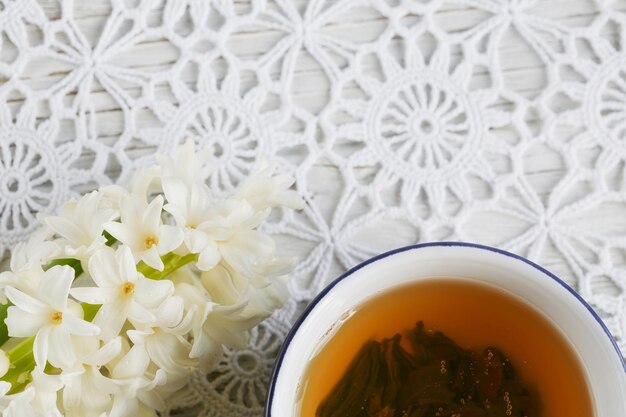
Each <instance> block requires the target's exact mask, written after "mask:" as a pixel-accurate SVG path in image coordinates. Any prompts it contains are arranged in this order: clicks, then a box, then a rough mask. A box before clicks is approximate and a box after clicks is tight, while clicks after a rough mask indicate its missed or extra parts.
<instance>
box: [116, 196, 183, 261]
mask: <svg viewBox="0 0 626 417" xmlns="http://www.w3.org/2000/svg"><path fill="white" fill-rule="evenodd" d="M162 209H163V196H161V195H159V196H157V197H156V198H155V199H154V200H152V201H151V202H150V204H147V205H146V204H145V203H144V202H143V201H142V200H141V199H140V198H139V197H137V196H134V195H131V196H128V197H126V198H124V199H122V202H121V207H120V214H121V223H118V222H109V223H106V224H105V227H104V228H105V230H106V231H107V232H109V233H110V234H111V235H112V236H113V237H115V238H116V239H117V240H119V241H120V242H122V243H124V244H125V245H128V246H129V247H130V249H131V250H132V252H133V255H134V256H135V259H137V260H142V261H144V262H145V263H146V264H147V265H149V266H151V267H152V268H155V269H158V270H159V271H162V270H163V267H164V265H163V261H162V260H161V255H164V254H166V253H169V252H171V251H173V250H174V249H176V248H178V246H180V244H181V243H182V242H183V239H184V234H183V231H182V230H180V229H179V228H177V227H174V226H169V225H164V224H162V222H161V210H162Z"/></svg>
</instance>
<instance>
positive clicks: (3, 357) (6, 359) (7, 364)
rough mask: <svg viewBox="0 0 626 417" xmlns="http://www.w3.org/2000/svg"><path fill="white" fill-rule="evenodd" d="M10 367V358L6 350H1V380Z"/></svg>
mask: <svg viewBox="0 0 626 417" xmlns="http://www.w3.org/2000/svg"><path fill="white" fill-rule="evenodd" d="M10 366H11V362H9V357H8V356H7V354H6V352H5V351H4V350H2V349H0V378H2V377H3V376H5V375H6V373H7V372H8V371H9V367H10ZM0 391H1V390H0Z"/></svg>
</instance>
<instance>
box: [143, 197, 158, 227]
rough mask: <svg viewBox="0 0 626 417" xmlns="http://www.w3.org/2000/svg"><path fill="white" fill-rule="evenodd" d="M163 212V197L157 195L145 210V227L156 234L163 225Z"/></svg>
mask: <svg viewBox="0 0 626 417" xmlns="http://www.w3.org/2000/svg"><path fill="white" fill-rule="evenodd" d="M162 210H163V196H162V195H157V196H156V197H155V198H154V199H153V200H152V201H151V202H150V204H148V206H147V207H146V208H145V210H144V212H143V217H142V219H141V220H142V222H141V223H142V225H143V227H144V228H145V229H146V230H148V231H150V232H152V233H155V232H156V231H157V230H158V228H159V225H160V224H161V212H162Z"/></svg>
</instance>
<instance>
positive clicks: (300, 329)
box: [265, 242, 626, 417]
mask: <svg viewBox="0 0 626 417" xmlns="http://www.w3.org/2000/svg"><path fill="white" fill-rule="evenodd" d="M434 277H442V279H445V278H444V277H447V278H454V277H462V278H468V279H473V280H477V281H480V282H484V283H486V284H489V285H491V286H495V287H499V288H502V289H504V290H506V291H509V292H511V293H513V294H516V295H517V296H519V297H521V298H522V299H523V300H525V301H526V302H527V303H528V304H529V305H531V306H533V307H535V308H536V309H537V310H538V311H541V312H543V313H544V315H545V316H546V317H547V318H548V319H549V320H550V321H551V322H552V323H553V324H554V325H555V326H556V327H557V328H558V329H560V331H561V333H562V334H563V336H565V338H566V339H567V340H568V341H569V342H570V345H571V347H572V348H573V349H574V351H575V352H576V353H577V354H578V356H579V358H580V359H581V362H582V366H583V369H584V371H585V374H586V378H587V382H588V385H589V388H590V391H591V397H592V401H593V406H594V411H595V413H594V417H625V416H626V364H625V362H624V358H623V357H622V355H621V353H620V351H619V349H618V347H617V345H616V344H615V341H614V340H613V338H612V337H611V335H610V333H609V331H608V330H607V328H606V326H605V325H604V323H602V320H601V319H600V318H599V317H598V315H597V314H596V313H595V312H594V311H593V310H592V308H591V307H590V306H589V305H588V304H587V303H586V302H585V301H584V300H583V299H582V298H581V297H580V296H579V295H578V294H577V293H576V292H575V291H574V290H572V289H571V288H570V287H568V286H567V285H566V284H565V283H564V282H563V281H561V280H560V279H559V278H557V277H556V276H555V275H553V274H551V273H550V272H548V271H547V270H545V269H544V268H542V267H540V266H539V265H536V264H535V263H533V262H530V261H529V260H527V259H524V258H522V257H520V256H517V255H514V254H512V253H508V252H505V251H502V250H500V249H496V248H491V247H487V246H481V245H475V244H468V243H456V242H439V243H427V244H422V245H415V246H409V247H405V248H400V249H396V250H393V251H391V252H387V253H384V254H382V255H379V256H376V257H374V258H372V259H370V260H368V261H365V262H363V263H362V264H360V265H358V266H356V267H354V268H353V269H351V270H350V271H348V272H347V273H345V274H344V275H342V276H341V277H339V278H338V279H336V280H335V281H333V282H332V283H331V284H330V285H328V287H326V288H325V289H324V290H323V291H322V292H321V293H320V294H319V295H318V296H317V297H316V298H315V299H314V300H313V301H312V302H311V304H310V305H309V306H308V308H307V309H306V310H305V311H304V313H303V314H302V316H301V317H300V318H299V319H298V321H297V322H296V324H295V325H294V327H293V328H292V329H291V332H290V333H289V334H288V335H287V338H286V340H285V343H284V345H283V347H282V350H281V352H280V354H279V356H278V359H277V361H276V365H275V368H274V372H273V375H272V379H271V381H270V386H269V391H268V397H267V402H266V409H265V416H266V417H299V416H298V415H297V399H298V396H299V389H300V387H301V386H302V378H303V376H304V375H305V371H306V369H307V366H308V364H309V362H310V360H311V359H312V358H313V357H314V356H315V354H316V352H318V351H319V349H320V347H321V346H323V345H324V344H325V343H326V342H327V340H328V338H329V337H332V336H329V335H330V334H332V332H331V331H329V330H330V329H333V328H334V327H335V326H336V324H337V323H340V322H341V321H342V320H343V319H345V317H346V314H348V313H349V312H351V311H354V309H356V308H358V307H359V306H360V305H361V304H363V303H364V302H365V301H366V300H368V299H371V298H372V297H374V296H376V295H377V294H380V293H383V292H385V291H387V290H389V289H391V288H394V287H397V286H399V285H403V284H407V283H412V282H417V281H420V280H424V279H432V278H434Z"/></svg>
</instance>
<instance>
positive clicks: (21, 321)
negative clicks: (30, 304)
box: [4, 306, 50, 337]
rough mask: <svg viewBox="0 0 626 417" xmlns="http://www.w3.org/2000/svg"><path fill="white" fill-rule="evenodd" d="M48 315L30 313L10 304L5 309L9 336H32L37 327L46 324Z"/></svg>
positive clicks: (39, 327) (37, 329)
mask: <svg viewBox="0 0 626 417" xmlns="http://www.w3.org/2000/svg"><path fill="white" fill-rule="evenodd" d="M49 319H50V317H47V316H45V315H40V314H32V313H29V312H27V311H24V310H22V309H20V308H19V307H15V306H11V307H9V309H8V310H7V318H6V319H5V321H4V322H5V323H6V325H7V328H8V329H9V336H11V337H29V336H34V335H35V334H36V333H37V332H38V331H39V329H41V328H42V327H44V326H46V325H48V324H49V323H50V322H49V321H48V320H49Z"/></svg>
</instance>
